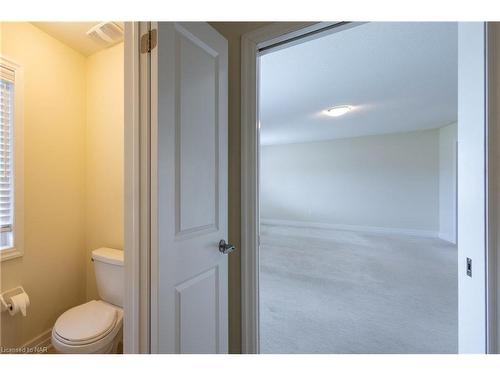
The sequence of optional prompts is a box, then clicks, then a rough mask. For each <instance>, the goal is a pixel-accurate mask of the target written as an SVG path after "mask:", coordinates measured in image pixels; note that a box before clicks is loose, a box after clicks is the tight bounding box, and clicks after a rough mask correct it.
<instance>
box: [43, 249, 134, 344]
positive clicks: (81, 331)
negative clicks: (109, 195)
mask: <svg viewBox="0 0 500 375" xmlns="http://www.w3.org/2000/svg"><path fill="white" fill-rule="evenodd" d="M92 260H93V262H94V270H95V276H96V282H97V290H98V292H99V296H100V297H101V298H102V301H90V302H87V303H84V304H83V305H79V306H76V307H73V308H71V309H69V310H68V311H66V312H65V313H63V314H62V315H61V316H60V317H59V318H58V319H57V321H56V324H54V328H53V329H52V345H53V346H54V348H55V349H56V350H57V351H58V352H59V353H66V354H91V353H117V350H118V346H119V344H120V343H121V342H122V338H123V330H122V324H123V309H122V307H123V288H124V282H125V280H124V271H123V251H121V250H116V249H109V248H100V249H97V250H94V251H92Z"/></svg>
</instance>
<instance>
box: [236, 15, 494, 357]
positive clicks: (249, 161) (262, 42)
mask: <svg viewBox="0 0 500 375" xmlns="http://www.w3.org/2000/svg"><path fill="white" fill-rule="evenodd" d="M330 24H335V23H330ZM337 24H338V23H337ZM318 25H320V27H321V24H318V23H312V22H304V23H300V22H285V23H275V24H272V25H269V26H266V27H263V28H260V29H257V30H255V31H252V32H250V33H247V34H245V35H243V36H242V38H241V302H242V306H241V308H242V313H241V330H242V331H241V332H242V353H259V269H258V265H259V254H258V241H259V189H258V185H259V178H258V163H259V152H258V146H259V124H258V116H257V114H258V111H259V108H258V91H257V89H258V72H259V67H258V59H257V57H258V55H259V49H260V48H262V47H266V46H269V45H271V44H275V43H279V42H284V41H286V40H290V39H294V38H297V37H299V36H301V35H307V34H308V33H310V32H311V31H312V30H317V29H318ZM323 25H324V24H323ZM493 29H495V30H496V32H495V33H493V32H492V30H493ZM498 29H500V26H498V25H497V24H495V23H488V29H487V30H488V35H489V38H488V41H489V42H488V44H487V56H488V66H487V72H488V73H487V76H488V77H492V78H491V81H489V82H487V92H486V95H487V100H490V101H491V100H492V99H493V98H498V97H499V96H500V94H499V93H498V88H495V85H494V83H497V86H499V85H498V83H499V81H500V78H499V74H495V72H494V68H495V67H496V66H498V64H496V65H495V64H494V63H493V59H495V58H496V59H497V60H498V59H500V58H499V57H496V56H497V55H498V54H499V52H498V51H497V50H500V48H498V47H497V48H496V49H495V48H493V46H494V45H496V46H498V45H499V44H500V31H498ZM497 35H498V36H497ZM488 52H490V53H488ZM497 60H495V61H497ZM496 69H500V68H496ZM496 69H495V70H496ZM494 80H495V81H494ZM487 110H488V116H487V117H488V120H487V122H486V126H487V128H491V129H489V130H488V131H487V135H488V136H489V137H491V136H492V135H496V133H497V132H498V131H497V132H493V131H492V130H493V129H494V127H492V126H491V125H490V126H488V125H489V124H497V123H498V122H499V119H500V112H499V110H498V109H497V108H496V107H495V106H489V107H487ZM497 137H499V138H500V134H499V135H498V136H497ZM489 140H490V142H491V141H492V138H489ZM493 153H494V148H493V147H491V148H489V150H488V155H489V157H490V159H491V157H492V156H493ZM498 157H499V158H500V155H498ZM497 164H498V165H497ZM493 167H495V168H493ZM487 173H488V181H489V182H490V183H489V184H488V191H487V197H490V199H491V197H493V196H494V193H497V195H498V193H499V192H498V188H496V187H495V186H498V185H500V182H499V183H498V184H496V183H495V181H496V178H498V179H499V180H500V177H497V176H500V163H493V160H489V161H488V171H487ZM492 202H493V201H488V203H487V205H488V218H487V220H488V221H487V223H488V229H489V230H488V245H487V246H488V251H487V252H488V257H487V265H485V266H486V267H487V269H488V270H489V272H488V273H487V293H488V298H487V300H488V301H489V302H488V303H487V304H488V306H487V307H488V308H487V315H488V316H487V326H486V327H485V329H486V331H487V337H488V340H487V341H488V343H487V351H488V352H490V353H491V352H498V349H499V348H500V345H499V344H498V338H499V337H500V333H499V332H498V331H499V328H498V327H497V326H498V325H497V324H496V322H497V320H498V312H499V309H498V306H497V305H498V300H500V298H498V296H497V290H499V289H500V288H498V285H497V284H498V281H497V278H496V273H497V272H498V268H499V267H498V263H497V262H498V260H497V257H496V254H497V246H498V245H497V243H499V241H498V240H497V239H496V238H495V237H496V236H498V230H497V228H495V223H497V222H498V219H496V218H497V216H498V215H497V212H500V207H497V206H500V204H499V205H495V206H493V204H492ZM490 229H491V230H490ZM488 265H489V268H488Z"/></svg>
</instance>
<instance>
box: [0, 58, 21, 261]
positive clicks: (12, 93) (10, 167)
mask: <svg viewBox="0 0 500 375" xmlns="http://www.w3.org/2000/svg"><path fill="white" fill-rule="evenodd" d="M21 91H22V74H21V70H20V67H19V66H18V65H16V64H14V63H13V62H11V61H9V60H7V59H5V58H2V57H0V260H6V259H11V258H15V257H18V256H21V255H22V254H23V250H22V248H23V237H22V235H23V218H22V216H23V212H22V209H23V190H22V182H23V170H22V168H23V154H22V152H23V147H22V140H23V137H22V125H23V124H22V121H23V119H22V111H21V108H20V107H21V106H20V104H21V102H20V99H21Z"/></svg>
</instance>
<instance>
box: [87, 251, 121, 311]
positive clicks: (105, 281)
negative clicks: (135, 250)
mask: <svg viewBox="0 0 500 375" xmlns="http://www.w3.org/2000/svg"><path fill="white" fill-rule="evenodd" d="M92 261H93V262H94V270H95V278H96V283H97V291H98V292H99V297H101V299H102V300H103V301H105V302H108V303H111V304H113V305H115V306H119V307H123V292H124V287H125V285H124V284H125V273H124V267H123V251H122V250H117V249H110V248H107V247H101V248H100V249H96V250H94V251H92Z"/></svg>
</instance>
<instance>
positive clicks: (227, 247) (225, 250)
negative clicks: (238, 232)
mask: <svg viewBox="0 0 500 375" xmlns="http://www.w3.org/2000/svg"><path fill="white" fill-rule="evenodd" d="M234 250H236V247H235V246H233V245H231V244H230V243H226V241H224V240H220V241H219V251H220V252H221V253H222V254H229V253H232V252H233V251H234Z"/></svg>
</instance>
